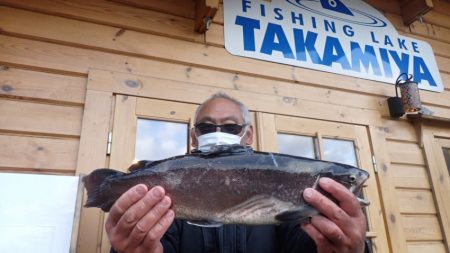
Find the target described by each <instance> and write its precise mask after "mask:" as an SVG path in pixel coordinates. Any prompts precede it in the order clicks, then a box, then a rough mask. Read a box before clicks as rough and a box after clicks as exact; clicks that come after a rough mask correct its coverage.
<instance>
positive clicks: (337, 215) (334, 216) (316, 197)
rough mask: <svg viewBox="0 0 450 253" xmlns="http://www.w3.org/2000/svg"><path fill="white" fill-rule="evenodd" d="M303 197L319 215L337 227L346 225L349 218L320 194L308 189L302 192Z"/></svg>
mask: <svg viewBox="0 0 450 253" xmlns="http://www.w3.org/2000/svg"><path fill="white" fill-rule="evenodd" d="M303 197H304V198H305V200H306V201H307V202H308V203H309V204H311V205H312V206H313V207H314V208H316V209H317V210H318V211H319V212H320V213H322V214H323V215H324V216H326V217H328V218H329V219H330V220H332V221H333V222H335V223H336V224H338V225H339V226H344V225H346V224H348V222H349V220H350V216H349V215H348V214H347V213H346V212H345V211H344V210H342V209H341V208H340V207H339V206H337V205H336V203H334V202H333V201H331V200H330V199H329V198H327V197H325V196H324V195H322V194H321V193H320V192H318V191H316V190H314V189H310V188H309V189H306V190H305V191H304V193H303Z"/></svg>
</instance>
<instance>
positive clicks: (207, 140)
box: [197, 128, 246, 152]
mask: <svg viewBox="0 0 450 253" xmlns="http://www.w3.org/2000/svg"><path fill="white" fill-rule="evenodd" d="M245 130H246V128H244V134H243V135H242V136H239V135H234V134H229V133H224V132H212V133H209V134H204V135H200V136H198V137H197V140H198V149H199V150H200V151H202V152H208V151H209V150H211V148H212V147H214V146H216V145H233V144H241V140H242V137H244V135H245Z"/></svg>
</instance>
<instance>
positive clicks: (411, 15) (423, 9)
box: [400, 0, 433, 25]
mask: <svg viewBox="0 0 450 253" xmlns="http://www.w3.org/2000/svg"><path fill="white" fill-rule="evenodd" d="M400 5H401V10H402V17H403V23H405V25H410V24H412V23H413V22H414V21H416V20H417V19H419V18H420V17H421V16H423V15H425V13H427V12H428V11H430V10H431V9H433V1H432V0H406V1H401V4H400Z"/></svg>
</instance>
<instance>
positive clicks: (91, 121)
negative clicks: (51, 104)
mask: <svg viewBox="0 0 450 253" xmlns="http://www.w3.org/2000/svg"><path fill="white" fill-rule="evenodd" d="M111 104H112V93H110V92H99V91H91V90H88V91H87V92H86V101H85V106H84V114H83V125H82V128H81V137H80V148H79V151H78V164H77V169H76V174H77V175H79V174H88V173H89V172H91V171H92V170H93V169H96V168H101V167H105V165H106V162H107V159H106V145H107V136H108V131H109V127H110V118H111ZM85 199H86V195H85ZM102 220H103V212H102V211H101V210H100V209H98V208H83V209H82V211H81V221H80V229H79V231H80V232H79V233H80V234H79V238H78V247H77V252H83V253H96V252H99V251H100V244H99V243H98V242H99V241H100V240H101V234H102V231H103V222H102Z"/></svg>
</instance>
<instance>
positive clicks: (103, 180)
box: [83, 169, 124, 212]
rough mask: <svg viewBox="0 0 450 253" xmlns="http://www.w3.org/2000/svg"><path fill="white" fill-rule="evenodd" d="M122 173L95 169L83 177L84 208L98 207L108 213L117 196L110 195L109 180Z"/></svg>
mask: <svg viewBox="0 0 450 253" xmlns="http://www.w3.org/2000/svg"><path fill="white" fill-rule="evenodd" d="M123 174H124V173H123V172H120V171H117V170H112V169H97V170H94V171H93V172H92V173H91V174H89V175H87V176H85V177H83V184H84V187H86V190H87V195H88V199H87V201H86V204H85V205H84V206H85V207H99V208H101V209H102V210H103V211H105V212H108V211H109V209H111V207H112V205H113V204H114V202H116V200H117V198H118V197H119V196H114V194H111V192H110V189H111V182H110V179H113V178H115V177H118V176H121V175H123Z"/></svg>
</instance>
